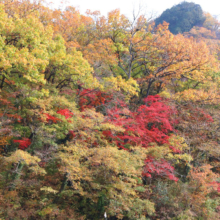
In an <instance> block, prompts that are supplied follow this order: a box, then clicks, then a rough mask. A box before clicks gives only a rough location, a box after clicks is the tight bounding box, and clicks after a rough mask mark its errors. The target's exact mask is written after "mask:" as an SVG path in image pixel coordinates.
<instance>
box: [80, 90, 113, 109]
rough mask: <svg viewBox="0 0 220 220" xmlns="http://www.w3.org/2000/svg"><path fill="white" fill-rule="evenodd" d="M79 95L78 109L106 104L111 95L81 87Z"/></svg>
mask: <svg viewBox="0 0 220 220" xmlns="http://www.w3.org/2000/svg"><path fill="white" fill-rule="evenodd" d="M79 97H80V98H79V106H80V110H81V111H84V110H85V109H86V108H95V107H97V106H100V105H104V104H106V103H107V102H109V101H111V99H112V97H113V96H112V95H108V94H107V93H105V92H101V91H97V90H91V89H83V90H82V91H79Z"/></svg>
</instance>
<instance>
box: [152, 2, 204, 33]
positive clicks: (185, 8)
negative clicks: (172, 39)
mask: <svg viewBox="0 0 220 220" xmlns="http://www.w3.org/2000/svg"><path fill="white" fill-rule="evenodd" d="M164 21H166V22H168V23H169V30H170V32H172V33H173V34H178V33H184V32H188V31H190V30H191V29H192V28H193V27H194V26H202V25H203V23H204V21H205V17H204V15H203V11H202V8H201V6H200V5H198V4H195V3H193V2H185V1H184V2H182V3H180V4H178V5H175V6H173V7H172V8H171V9H167V10H166V11H164V12H163V13H162V14H161V15H160V17H158V18H157V19H156V20H155V23H156V25H158V24H162V23H163V22H164Z"/></svg>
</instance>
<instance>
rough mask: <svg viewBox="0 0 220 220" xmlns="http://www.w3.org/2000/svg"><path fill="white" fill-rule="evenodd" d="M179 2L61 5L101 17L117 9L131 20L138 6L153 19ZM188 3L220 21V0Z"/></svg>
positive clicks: (73, 0) (77, 0) (90, 0)
mask: <svg viewBox="0 0 220 220" xmlns="http://www.w3.org/2000/svg"><path fill="white" fill-rule="evenodd" d="M47 1H48V2H53V5H54V6H53V7H55V8H58V7H59V6H60V5H61V4H60V2H61V0H52V1H50V0H47ZM181 2H182V0H136V1H135V0H108V1H106V0H69V1H68V0H63V3H65V4H63V6H64V5H71V6H74V7H77V8H78V9H79V10H80V12H81V13H82V14H84V13H85V12H86V10H87V9H90V10H91V11H96V10H97V11H100V12H101V14H102V15H107V13H108V12H109V11H111V10H114V9H116V8H119V9H120V10H121V13H123V14H125V15H126V16H127V17H129V18H132V12H133V9H135V10H137V9H138V7H139V5H141V6H142V8H143V11H144V12H145V13H146V14H147V16H151V15H152V14H153V15H154V17H155V16H159V15H160V14H161V13H162V12H163V11H165V10H166V9H168V8H171V7H172V6H173V5H177V4H179V3H181ZM188 2H194V3H196V4H199V5H200V6H201V7H202V9H203V11H205V12H209V13H210V14H212V15H213V16H217V18H218V19H219V20H220V0H194V1H188ZM63 6H62V7H63Z"/></svg>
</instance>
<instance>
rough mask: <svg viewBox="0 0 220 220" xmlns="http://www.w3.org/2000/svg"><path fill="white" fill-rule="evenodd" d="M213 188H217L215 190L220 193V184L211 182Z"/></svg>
mask: <svg viewBox="0 0 220 220" xmlns="http://www.w3.org/2000/svg"><path fill="white" fill-rule="evenodd" d="M210 185H211V186H213V187H215V189H216V190H217V191H218V192H220V183H219V182H211V183H210Z"/></svg>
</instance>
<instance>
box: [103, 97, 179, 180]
mask: <svg viewBox="0 0 220 220" xmlns="http://www.w3.org/2000/svg"><path fill="white" fill-rule="evenodd" d="M145 102H146V105H142V106H140V107H139V108H138V110H137V111H136V112H131V111H129V110H128V109H126V110H122V109H118V108H113V109H111V110H109V111H108V118H109V119H108V120H109V121H110V122H111V123H113V124H115V125H117V126H121V127H123V128H124V129H125V131H124V132H123V133H122V132H121V133H117V134H113V133H112V132H111V131H103V135H104V136H105V137H106V138H107V139H108V140H109V141H110V142H114V143H115V144H117V146H118V147H119V148H121V149H124V150H129V146H135V145H141V146H142V147H145V148H147V147H149V144H150V143H157V144H158V145H162V144H166V143H167V144H169V137H170V136H169V134H170V132H172V131H173V127H172V124H173V123H174V121H172V119H171V114H174V113H175V110H173V109H171V108H170V107H169V106H167V105H166V104H165V103H164V102H163V100H162V98H161V97H160V96H159V95H155V96H148V98H147V99H145ZM170 149H171V150H172V151H173V153H181V151H180V150H178V149H176V148H175V147H173V146H170ZM152 174H154V176H155V175H158V176H163V177H166V178H169V179H170V180H174V181H178V178H176V177H175V175H174V167H172V166H171V165H170V164H169V163H168V162H167V161H165V160H161V161H158V160H155V159H154V158H153V157H150V158H147V159H146V160H145V167H144V172H143V175H144V176H146V177H151V175H152Z"/></svg>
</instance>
